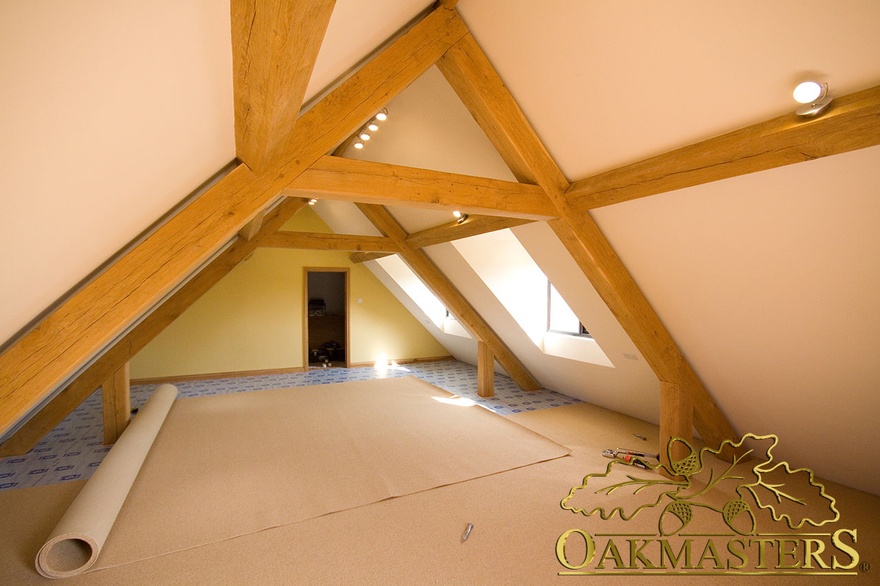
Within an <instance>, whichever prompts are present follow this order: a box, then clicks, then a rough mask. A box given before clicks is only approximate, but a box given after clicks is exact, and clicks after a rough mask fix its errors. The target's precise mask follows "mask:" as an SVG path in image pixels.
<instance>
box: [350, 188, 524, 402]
mask: <svg viewBox="0 0 880 586" xmlns="http://www.w3.org/2000/svg"><path fill="white" fill-rule="evenodd" d="M358 208H359V209H360V210H361V211H362V212H363V213H364V215H365V216H367V218H368V219H369V220H370V221H371V222H373V225H375V226H376V228H378V229H379V231H380V232H382V233H383V234H385V235H386V236H388V237H389V238H391V239H392V240H393V241H394V242H395V243H396V244H397V245H398V246H399V247H400V256H401V258H402V259H403V260H404V262H406V264H407V265H409V267H410V268H411V269H412V271H413V272H414V273H415V274H416V275H417V276H418V277H419V279H421V280H422V282H423V283H424V284H425V285H426V286H427V287H428V289H430V290H431V291H432V292H433V293H434V295H436V296H437V299H439V300H440V302H441V303H443V304H444V305H445V306H446V308H447V309H448V310H449V311H451V312H452V313H453V314H454V315H455V317H456V318H457V319H458V321H459V322H460V323H461V324H462V325H463V326H465V327H466V328H467V329H468V330H469V331H470V332H471V333H472V334H473V336H474V337H475V338H476V339H477V341H478V342H484V343H485V344H486V347H487V349H488V350H489V351H491V353H492V354H494V356H495V358H496V360H498V363H499V364H500V365H501V366H502V367H503V368H504V370H506V371H507V373H508V374H509V375H510V377H511V378H512V379H513V380H514V382H516V384H518V385H519V386H520V387H521V388H523V389H524V390H527V391H534V390H537V389H540V388H541V385H540V384H538V382H537V381H536V380H535V379H534V377H532V375H531V374H530V373H529V371H528V370H527V369H526V367H525V366H524V365H523V364H522V363H521V362H520V361H519V359H518V358H517V357H516V356H515V355H514V354H513V352H511V350H510V348H508V347H507V345H506V344H505V343H504V342H503V341H502V340H501V338H500V337H499V336H498V334H496V333H495V332H494V331H493V330H492V328H491V327H490V326H489V324H488V323H486V321H485V320H484V319H483V318H482V317H481V316H480V314H479V313H477V310H476V309H474V308H473V306H472V305H471V304H470V303H468V301H467V300H466V299H465V298H464V296H463V295H462V294H461V293H460V292H459V291H458V289H456V288H455V286H454V285H453V284H452V283H450V282H449V280H448V279H447V278H446V276H445V275H443V273H442V271H440V269H439V268H437V265H435V264H434V263H433V262H432V261H431V259H429V258H428V256H427V255H426V254H425V253H424V251H421V250H416V249H414V248H412V247H411V246H409V245H408V244H407V243H406V237H407V234H406V232H405V231H404V230H403V228H401V227H400V224H398V223H397V221H396V220H395V219H394V218H393V217H392V216H391V214H389V213H388V210H386V209H385V208H383V207H382V206H377V205H370V204H358Z"/></svg>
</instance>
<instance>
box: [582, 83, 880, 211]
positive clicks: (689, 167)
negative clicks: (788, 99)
mask: <svg viewBox="0 0 880 586" xmlns="http://www.w3.org/2000/svg"><path fill="white" fill-rule="evenodd" d="M878 144H880V86H876V87H873V88H870V89H866V90H864V91H860V92H856V93H853V94H849V95H846V96H841V97H839V98H835V99H834V101H833V102H832V103H831V106H830V108H829V110H828V111H826V112H825V113H823V114H822V115H821V116H819V117H817V118H801V117H799V116H797V115H796V114H794V113H790V114H786V115H784V116H780V117H778V118H774V119H772V120H768V121H766V122H761V123H760V124H755V125H752V126H747V127H746V128H741V129H739V130H735V131H733V132H729V133H727V134H724V135H721V136H718V137H715V138H710V139H708V140H704V141H702V142H699V143H696V144H693V145H690V146H686V147H684V148H680V149H677V150H674V151H670V152H668V153H665V154H662V155H658V156H656V157H651V158H649V159H645V160H644V161H639V162H638V163H633V164H632V165H627V166H625V167H621V168H619V169H614V170H612V171H608V172H606V173H600V174H599V175H595V176H593V177H588V178H586V179H582V180H580V181H576V182H575V183H573V184H572V185H571V187H569V189H568V191H567V196H568V199H569V201H570V202H571V205H572V207H573V208H574V209H575V211H577V212H580V213H583V212H586V211H587V210H591V209H594V208H598V207H602V206H607V205H613V204H616V203H621V202H624V201H630V200H633V199H638V198H640V197H646V196H649V195H656V194H658V193H665V192H668V191H674V190H676V189H684V188H686V187H693V186H695V185H701V184H704V183H710V182H712V181H718V180H721V179H728V178H730V177H736V176H738V175H745V174H748V173H755V172H757V171H765V170H767V169H773V168H775V167H782V166H784V165H791V164H794V163H800V162H804V161H812V160H813V159H817V158H819V157H827V156H830V155H836V154H840V153H845V152H849V151H853V150H856V149H862V148H866V147H871V146H875V145H878Z"/></svg>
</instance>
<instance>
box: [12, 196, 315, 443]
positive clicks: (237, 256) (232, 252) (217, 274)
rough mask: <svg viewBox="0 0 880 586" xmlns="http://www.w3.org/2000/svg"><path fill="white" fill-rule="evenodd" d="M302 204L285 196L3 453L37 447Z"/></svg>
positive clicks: (15, 436) (21, 431) (43, 411)
mask: <svg viewBox="0 0 880 586" xmlns="http://www.w3.org/2000/svg"><path fill="white" fill-rule="evenodd" d="M304 206H305V202H302V201H300V200H298V199H296V200H295V199H285V200H284V201H282V202H281V204H280V205H278V206H276V207H275V208H274V209H273V210H271V211H270V212H268V213H267V214H266V217H265V219H264V222H263V225H262V228H261V232H260V234H258V235H257V236H256V237H255V238H252V239H251V240H244V239H240V240H238V241H237V242H235V243H234V244H233V245H232V246H230V247H229V248H228V249H226V250H225V251H223V252H222V253H221V254H220V255H219V256H218V257H217V258H216V259H214V260H213V261H212V262H211V264H209V265H208V266H207V267H205V268H204V269H202V271H200V272H199V274H198V275H196V276H195V277H193V278H192V279H191V280H190V281H189V282H187V283H186V284H185V285H184V286H183V287H181V288H180V289H179V290H178V291H177V292H175V293H174V295H172V296H171V297H169V298H168V299H167V300H166V301H165V302H164V303H162V304H161V305H160V306H159V307H158V308H156V309H155V310H154V311H153V312H152V313H150V315H148V316H147V317H146V318H144V320H143V321H142V322H141V323H139V324H138V325H137V326H135V327H134V328H133V329H132V330H131V331H130V332H129V333H128V334H126V335H125V336H124V337H123V338H122V339H121V340H119V341H118V342H117V343H116V344H114V345H113V346H112V347H110V348H109V349H108V350H107V351H106V352H105V353H104V354H103V355H102V356H101V357H100V358H98V360H96V361H95V363H94V364H92V365H91V366H89V367H88V368H87V369H86V370H85V371H83V373H82V374H80V375H79V376H78V377H77V378H76V379H75V380H74V381H73V382H71V383H70V384H69V385H67V386H66V387H65V388H64V389H62V391H61V392H60V393H58V395H57V396H56V397H55V398H53V399H52V400H51V401H50V402H49V403H48V404H47V405H46V406H45V407H44V408H43V409H41V410H40V411H39V412H38V413H36V414H35V415H34V416H33V417H32V418H31V419H29V420H28V422H27V423H25V425H24V426H22V427H21V429H19V430H18V431H16V432H15V433H14V434H13V435H12V436H11V437H10V438H9V439H8V440H6V441H5V442H4V443H3V444H2V445H0V457H5V456H13V455H18V454H24V453H25V452H27V451H28V450H30V449H31V448H32V447H34V446H35V445H36V443H37V442H38V441H40V439H41V438H42V437H43V436H44V435H46V434H47V433H49V432H50V431H52V430H53V429H54V428H55V426H56V425H58V424H59V423H61V421H63V420H64V418H65V417H67V416H68V415H69V414H70V412H71V411H73V410H74V409H76V407H77V406H78V405H79V404H80V403H82V402H83V401H84V400H86V399H87V398H88V397H89V396H90V395H91V394H92V393H93V392H95V390H96V389H97V388H98V387H99V386H101V384H102V383H103V381H105V380H107V378H108V377H110V376H112V375H113V373H114V372H117V371H118V370H119V369H120V368H122V366H123V365H124V364H126V363H127V362H129V361H130V360H131V359H132V358H134V356H135V355H136V354H137V353H138V352H140V351H141V350H142V349H143V348H144V347H145V346H146V345H147V344H148V343H150V341H152V340H153V339H154V338H155V337H156V336H158V335H159V334H160V333H161V332H162V331H163V330H164V329H165V328H166V327H168V326H169V325H170V324H171V323H172V322H173V321H174V320H175V319H177V318H178V317H179V316H180V315H181V314H182V313H183V312H184V311H185V310H186V309H188V308H189V307H190V306H191V305H192V304H193V303H195V302H196V301H197V300H198V299H199V298H201V296H202V295H204V294H205V293H207V292H208V291H209V290H210V289H211V288H212V287H213V286H214V285H216V284H217V283H219V282H220V280H221V279H222V278H223V277H225V276H226V275H227V274H228V273H229V271H231V270H232V269H233V268H235V267H236V266H237V265H238V263H240V262H241V261H242V260H244V259H245V258H247V257H248V256H250V255H251V254H253V252H254V251H255V250H256V249H257V247H258V246H259V243H260V235H261V234H263V235H265V234H271V233H272V232H274V231H275V230H278V229H279V228H280V227H281V226H282V225H284V223H285V222H287V220H289V219H290V218H292V217H293V216H294V214H296V213H297V212H298V211H299V210H300V209H302V208H303V207H304Z"/></svg>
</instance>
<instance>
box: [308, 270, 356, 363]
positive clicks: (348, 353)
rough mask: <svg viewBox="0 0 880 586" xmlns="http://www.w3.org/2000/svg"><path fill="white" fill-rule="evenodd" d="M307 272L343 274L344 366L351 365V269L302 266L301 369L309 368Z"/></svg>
mask: <svg viewBox="0 0 880 586" xmlns="http://www.w3.org/2000/svg"><path fill="white" fill-rule="evenodd" d="M309 273H344V274H345V368H350V367H351V345H350V344H349V341H350V339H351V336H350V335H349V327H350V323H351V295H350V294H349V293H350V288H351V274H350V273H351V271H350V269H349V268H348V267H303V344H302V345H303V370H304V371H305V372H308V370H309Z"/></svg>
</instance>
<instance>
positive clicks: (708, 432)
mask: <svg viewBox="0 0 880 586" xmlns="http://www.w3.org/2000/svg"><path fill="white" fill-rule="evenodd" d="M438 67H439V68H440V70H441V71H442V72H443V74H444V76H445V77H446V79H447V80H448V81H449V83H450V85H452V87H453V88H454V89H455V91H456V92H457V93H458V95H459V97H460V98H461V99H462V101H463V102H464V104H465V106H467V108H468V110H470V112H471V114H472V115H473V116H474V118H475V120H476V121H477V123H479V124H480V126H481V127H482V128H483V131H484V132H485V133H486V135H487V136H488V137H489V139H490V141H491V142H492V143H493V144H494V145H495V147H496V148H497V149H498V152H499V154H500V155H501V156H502V158H503V159H504V160H505V162H506V163H507V164H508V166H509V167H510V169H511V171H512V172H513V173H514V175H515V176H516V177H517V179H519V180H520V181H527V182H532V183H537V184H538V185H540V186H541V187H542V188H543V190H544V191H545V193H546V195H547V197H549V199H550V200H551V201H552V202H553V204H554V206H555V208H556V210H557V215H558V216H559V218H558V219H556V220H552V221H551V222H550V225H551V226H552V227H553V229H554V231H555V232H556V234H557V236H559V238H560V240H561V241H562V242H563V243H564V244H565V246H566V248H567V249H568V250H569V252H570V253H571V255H572V257H573V258H574V260H575V261H576V262H577V263H578V265H579V266H580V268H581V270H582V271H583V272H584V274H585V275H586V276H587V278H588V279H589V280H590V282H591V283H592V284H593V286H594V287H595V288H596V291H597V292H598V293H599V295H600V296H601V297H602V299H603V301H604V302H605V303H606V304H607V305H608V307H609V309H611V311H612V312H613V313H614V315H615V317H617V319H618V321H619V322H620V324H621V326H622V327H623V328H624V330H625V331H626V332H627V334H628V335H629V336H630V338H631V339H632V341H633V343H634V344H635V345H636V347H637V348H638V349H639V351H640V352H641V353H642V355H643V356H644V357H645V359H646V360H647V362H648V364H649V365H650V366H651V368H652V369H653V370H654V372H655V374H656V375H657V377H658V378H659V379H660V380H661V381H664V382H670V383H674V384H678V385H680V386H681V388H682V390H683V392H685V393H687V395H688V396H689V398H690V399H691V401H692V402H693V406H694V411H695V425H696V427H697V430H698V431H699V432H700V434H701V435H702V437H703V438H704V439H706V440H707V441H709V442H711V443H719V442H720V441H721V440H723V439H734V438H735V433H734V431H733V429H732V427H731V426H730V424H729V423H728V421H727V419H726V418H725V417H724V415H723V414H722V413H721V411H720V410H719V409H718V407H717V406H716V405H715V403H714V401H713V400H712V398H711V396H710V395H709V393H708V391H707V390H706V389H705V387H704V386H703V385H702V383H701V382H700V380H699V378H698V377H697V376H696V374H695V373H694V372H693V369H692V368H691V366H690V365H689V364H688V362H687V361H686V360H685V359H684V357H683V356H682V354H681V352H680V351H679V349H678V347H677V346H676V344H675V341H674V340H673V339H672V336H671V335H669V333H668V332H667V330H666V328H665V327H664V326H663V324H662V322H661V321H660V318H659V317H657V314H656V313H655V312H654V310H653V308H651V305H650V303H648V300H647V299H646V298H645V296H644V295H643V294H642V292H641V291H640V290H639V288H638V286H637V285H636V283H635V281H634V280H633V279H632V277H631V276H630V274H629V272H628V271H627V270H626V267H624V265H623V263H622V262H620V259H619V258H618V257H617V254H616V253H615V252H614V249H613V248H612V247H611V244H610V243H609V242H608V241H607V239H606V238H605V237H604V235H603V234H602V232H601V231H600V230H599V228H598V226H596V224H595V222H593V220H592V218H591V217H590V216H589V214H584V213H577V212H575V211H574V210H573V209H572V208H571V205H570V204H569V202H568V200H567V198H566V196H565V192H566V190H567V189H568V187H569V184H568V180H567V179H566V178H565V176H564V175H563V174H562V172H561V171H560V170H559V168H558V166H557V165H556V163H555V162H554V161H553V159H552V157H551V156H550V154H549V153H548V152H547V149H546V148H545V147H544V145H543V144H542V143H541V141H540V139H539V138H538V136H537V134H535V132H534V130H533V129H532V127H531V125H530V124H529V122H528V120H527V119H526V117H525V115H524V114H523V113H522V111H521V110H520V109H519V106H518V105H517V103H516V102H515V100H514V99H513V96H511V95H510V93H509V92H508V91H507V88H506V86H505V85H504V83H503V82H502V81H501V78H500V77H499V76H498V74H497V73H496V72H495V70H494V68H493V67H492V65H491V64H490V63H489V60H488V58H487V57H486V56H485V54H484V53H483V51H482V50H481V49H480V47H479V46H478V45H477V43H476V41H475V40H474V39H473V37H471V36H470V35H468V36H466V37H464V38H463V39H462V40H461V41H460V42H459V43H457V44H456V45H455V46H454V47H452V48H451V49H450V50H449V51H447V52H446V54H445V55H444V56H443V58H442V59H441V60H440V61H439V62H438ZM661 418H662V415H661Z"/></svg>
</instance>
